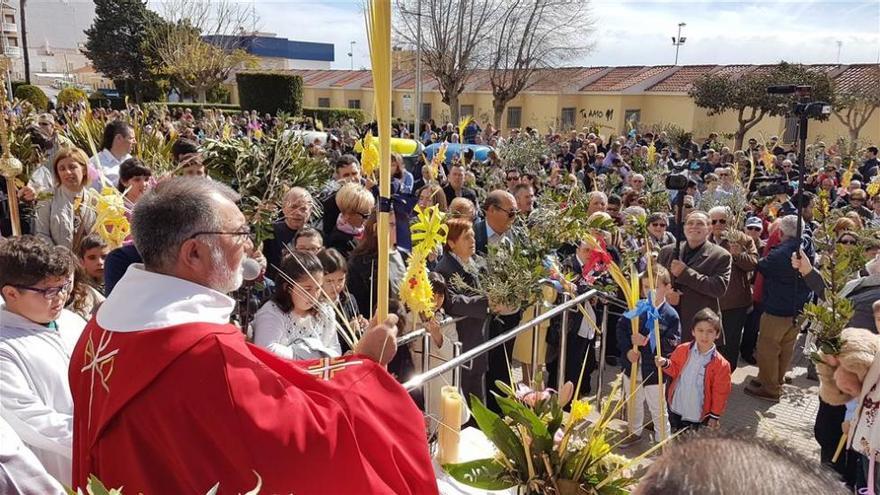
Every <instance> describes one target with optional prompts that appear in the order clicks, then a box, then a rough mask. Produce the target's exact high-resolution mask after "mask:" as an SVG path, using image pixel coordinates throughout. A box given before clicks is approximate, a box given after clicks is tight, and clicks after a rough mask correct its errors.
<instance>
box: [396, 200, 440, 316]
mask: <svg viewBox="0 0 880 495" xmlns="http://www.w3.org/2000/svg"><path fill="white" fill-rule="evenodd" d="M415 212H416V214H417V217H416V221H415V223H413V224H412V226H410V231H411V232H412V241H413V250H412V256H410V258H409V263H408V265H407V267H406V275H404V279H403V285H402V286H401V288H400V299H401V300H402V301H403V302H404V303H405V304H406V305H407V306H408V307H409V308H410V309H411V310H412V311H415V312H417V313H420V314H423V315H433V314H434V311H436V310H437V308H435V307H434V291H433V290H432V289H431V281H430V280H428V255H430V254H431V253H432V252H433V251H434V250H436V249H437V248H438V247H439V246H442V245H443V243H445V242H446V234H447V231H448V227H447V226H446V224H445V223H443V219H444V218H445V214H444V213H443V212H441V211H440V209H439V208H437V206H436V205H435V206H431V207H428V208H425V209H422V208H420V207H418V206H416V207H415Z"/></svg>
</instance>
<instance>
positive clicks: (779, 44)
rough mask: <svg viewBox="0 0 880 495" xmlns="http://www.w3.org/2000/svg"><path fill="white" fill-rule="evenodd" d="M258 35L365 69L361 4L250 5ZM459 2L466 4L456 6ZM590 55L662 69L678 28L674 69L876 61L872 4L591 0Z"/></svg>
mask: <svg viewBox="0 0 880 495" xmlns="http://www.w3.org/2000/svg"><path fill="white" fill-rule="evenodd" d="M252 1H254V2H255V3H253V5H254V8H255V10H256V13H257V15H258V16H259V18H260V23H259V26H260V28H261V29H262V30H264V31H269V32H274V33H277V34H278V36H282V37H286V38H289V39H292V40H301V41H317V42H325V43H333V44H334V45H335V53H336V57H335V58H336V60H335V62H334V63H333V67H334V68H348V67H349V63H350V62H349V58H348V56H347V53H348V50H349V42H350V41H355V42H356V45H355V48H354V66H355V67H356V68H358V67H364V66H369V51H368V47H367V40H366V34H365V29H364V21H363V11H362V1H361V0H330V1H318V0H283V1H282V0H252ZM464 1H466V0H464ZM593 12H594V16H595V17H596V21H597V22H596V25H597V28H598V29H597V31H596V34H595V40H596V49H595V51H594V52H593V54H592V55H590V56H589V57H586V58H584V59H582V60H579V61H577V63H578V64H579V65H663V64H671V63H672V62H673V59H674V56H675V49H674V47H673V46H672V40H671V37H672V36H674V35H675V34H676V30H677V25H678V23H679V22H686V23H687V26H686V27H685V28H684V31H683V33H682V34H683V35H684V36H687V42H686V43H685V45H684V46H682V47H681V53H680V56H679V63H681V64H734V63H774V62H778V61H779V60H783V59H784V60H788V61H792V62H802V63H835V62H836V61H837V50H838V48H837V43H836V42H837V41H838V40H840V41H842V43H843V44H842V47H841V53H840V61H841V63H872V62H878V59H880V2H878V1H877V0H857V1H856V0H853V1H849V0H843V1H834V0H824V1H808V0H777V1H764V2H752V1H748V2H734V1H717V0H716V1H709V0H690V1H672V0H642V1H619V0H598V1H597V0H594V2H593Z"/></svg>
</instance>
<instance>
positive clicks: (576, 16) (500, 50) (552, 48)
mask: <svg viewBox="0 0 880 495" xmlns="http://www.w3.org/2000/svg"><path fill="white" fill-rule="evenodd" d="M493 24H494V25H493V27H492V29H491V30H489V36H490V40H489V41H490V43H491V45H490V48H491V58H490V60H489V69H490V75H489V83H490V84H491V85H492V108H493V111H494V112H493V121H494V124H495V127H496V128H499V129H500V128H501V119H502V117H503V115H504V109H505V108H506V107H507V104H508V103H509V102H510V101H511V100H513V99H514V98H516V97H517V95H519V94H520V93H521V92H522V91H524V90H526V89H528V88H530V87H531V86H533V85H535V84H537V83H538V82H541V81H543V80H545V79H546V78H548V77H556V74H555V73H554V72H553V71H550V70H545V69H555V68H558V67H560V66H562V65H563V64H564V63H565V62H569V61H571V60H575V59H577V58H579V57H582V56H584V55H586V54H588V53H589V52H590V51H591V50H592V48H593V45H592V43H591V39H590V38H591V35H592V33H593V29H594V23H593V18H592V16H591V13H590V2H589V0H513V1H512V2H508V4H507V5H506V6H505V8H504V10H503V11H501V12H500V13H499V18H498V20H497V21H496V22H494V23H493ZM559 82H560V83H564V81H559Z"/></svg>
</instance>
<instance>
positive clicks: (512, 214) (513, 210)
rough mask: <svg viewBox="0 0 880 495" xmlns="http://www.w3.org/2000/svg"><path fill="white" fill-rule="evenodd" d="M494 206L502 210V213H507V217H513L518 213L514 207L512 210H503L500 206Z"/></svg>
mask: <svg viewBox="0 0 880 495" xmlns="http://www.w3.org/2000/svg"><path fill="white" fill-rule="evenodd" d="M493 206H494V205H493ZM495 208H498V209H499V210H501V211H503V212H504V213H507V218H513V217H515V216H517V215H518V214H519V210H517V209H516V208H514V209H512V210H505V209H504V208H502V207H500V206H495Z"/></svg>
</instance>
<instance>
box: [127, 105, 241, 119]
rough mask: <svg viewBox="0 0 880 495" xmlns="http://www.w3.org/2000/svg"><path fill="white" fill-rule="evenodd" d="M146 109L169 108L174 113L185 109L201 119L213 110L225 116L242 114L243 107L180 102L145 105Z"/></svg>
mask: <svg viewBox="0 0 880 495" xmlns="http://www.w3.org/2000/svg"><path fill="white" fill-rule="evenodd" d="M144 107H145V108H167V109H168V110H169V111H174V110H175V109H178V108H180V109H185V108H189V109H190V110H192V113H193V115H195V116H196V117H197V118H201V117H202V116H203V115H204V114H205V110H207V109H213V110H215V111H216V110H219V111H220V113H222V114H223V115H238V114H240V113H241V107H240V106H238V105H230V104H226V103H196V102H178V103H166V102H151V103H146V104H144Z"/></svg>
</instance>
